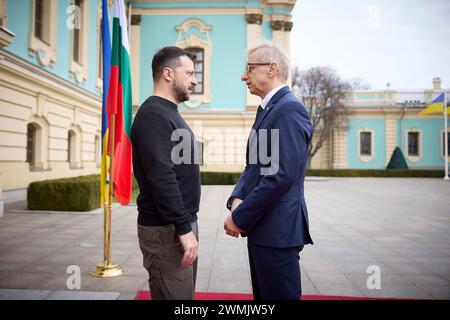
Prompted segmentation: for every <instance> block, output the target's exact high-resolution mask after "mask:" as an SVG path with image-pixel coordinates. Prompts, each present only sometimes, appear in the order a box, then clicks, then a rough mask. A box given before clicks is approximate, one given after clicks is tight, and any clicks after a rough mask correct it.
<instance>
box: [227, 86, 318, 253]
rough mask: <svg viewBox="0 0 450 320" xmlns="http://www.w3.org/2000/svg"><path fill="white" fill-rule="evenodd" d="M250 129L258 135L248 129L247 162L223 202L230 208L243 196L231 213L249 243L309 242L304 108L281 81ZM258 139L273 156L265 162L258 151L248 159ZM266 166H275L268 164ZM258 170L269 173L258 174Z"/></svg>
mask: <svg viewBox="0 0 450 320" xmlns="http://www.w3.org/2000/svg"><path fill="white" fill-rule="evenodd" d="M252 129H253V130H255V131H253V137H254V138H256V139H253V138H252V133H251V134H250V138H249V141H248V142H247V163H246V167H245V169H244V172H243V173H242V175H241V177H240V178H239V180H238V182H237V183H236V186H235V187H234V190H233V192H232V194H231V196H230V198H229V199H228V202H227V207H228V208H229V209H230V208H231V200H232V199H233V198H234V197H237V198H240V199H242V200H243V202H242V203H241V204H240V205H239V206H238V207H237V208H236V209H235V210H234V211H233V213H232V219H233V221H234V223H235V224H236V225H237V226H238V227H239V228H240V229H242V230H244V231H245V232H246V235H247V236H248V241H249V242H250V243H253V244H257V245H262V246H268V247H275V248H287V247H294V246H302V245H305V244H309V243H311V244H312V243H313V242H312V239H311V236H310V233H309V227H308V210H307V208H306V202H305V197H304V180H305V172H306V165H307V162H308V161H307V160H308V146H309V143H310V141H311V137H312V132H311V130H312V129H311V120H310V118H309V115H308V112H307V110H306V108H305V107H304V105H303V104H302V103H301V102H300V100H299V99H298V98H296V97H295V96H294V95H293V94H292V92H291V91H290V89H289V87H287V86H285V87H283V88H281V89H280V90H278V92H277V93H276V94H275V95H274V96H273V97H272V99H271V100H270V101H269V103H268V105H267V106H266V109H265V110H264V111H263V114H261V115H259V116H258V117H257V119H256V121H255V123H254V125H253V128H252ZM263 129H266V130H263ZM272 129H278V134H279V139H278V143H277V139H276V137H275V136H273V135H272V134H271V132H272V133H275V132H276V130H272ZM266 137H267V139H266ZM261 140H263V141H262V142H263V144H264V142H265V141H264V140H267V150H269V151H268V152H267V153H268V154H270V156H271V157H272V159H271V161H270V163H268V164H267V159H264V157H262V158H261V157H260V156H258V159H257V161H252V154H253V160H254V159H255V157H254V154H255V153H254V151H255V150H256V149H257V148H256V141H258V146H260V143H261ZM258 149H260V148H259V147H258ZM270 150H272V151H274V152H270ZM276 150H278V152H279V156H278V157H276ZM252 152H253V153H252ZM263 155H264V152H263ZM277 158H278V159H277ZM268 167H272V168H274V169H276V170H268ZM262 170H267V171H269V173H267V172H266V173H265V174H262V173H263V171H262ZM270 171H272V172H270Z"/></svg>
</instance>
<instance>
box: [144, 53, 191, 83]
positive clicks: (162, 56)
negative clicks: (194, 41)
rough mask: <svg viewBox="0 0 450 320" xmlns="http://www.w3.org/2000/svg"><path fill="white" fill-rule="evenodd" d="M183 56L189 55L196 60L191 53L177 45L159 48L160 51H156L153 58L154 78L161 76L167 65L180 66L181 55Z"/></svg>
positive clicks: (171, 66)
mask: <svg viewBox="0 0 450 320" xmlns="http://www.w3.org/2000/svg"><path fill="white" fill-rule="evenodd" d="M182 56H187V57H188V58H190V59H191V60H192V61H194V58H195V57H194V56H193V55H192V54H191V53H189V52H187V51H185V50H183V49H181V48H178V47H175V46H171V47H164V48H161V49H159V50H158V52H156V53H155V55H154V56H153V60H152V73H153V80H157V79H159V78H160V77H161V75H162V72H163V70H164V68H165V67H169V68H176V67H180V66H181V60H180V57H182Z"/></svg>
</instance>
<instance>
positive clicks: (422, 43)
mask: <svg viewBox="0 0 450 320" xmlns="http://www.w3.org/2000/svg"><path fill="white" fill-rule="evenodd" d="M292 20H293V22H294V26H293V28H292V32H291V53H292V60H293V61H292V62H293V64H294V65H297V66H299V67H300V68H301V69H306V68H309V67H311V66H317V65H328V66H331V67H333V68H334V69H335V70H336V71H337V72H338V74H339V75H340V76H341V77H342V78H344V79H349V78H353V77H360V78H362V79H364V80H365V81H367V82H369V83H370V84H371V89H384V88H386V83H387V82H389V83H390V84H391V89H394V90H397V89H430V88H431V87H432V83H431V82H432V78H433V77H440V78H441V80H442V85H443V87H445V88H450V0H297V3H296V5H295V7H294V9H293V11H292Z"/></svg>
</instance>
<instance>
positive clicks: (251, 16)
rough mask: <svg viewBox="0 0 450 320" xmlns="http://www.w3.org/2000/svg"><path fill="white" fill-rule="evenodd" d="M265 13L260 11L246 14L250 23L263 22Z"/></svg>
mask: <svg viewBox="0 0 450 320" xmlns="http://www.w3.org/2000/svg"><path fill="white" fill-rule="evenodd" d="M262 18H263V15H262V14H260V13H247V14H246V15H245V20H246V21H247V23H248V24H261V23H262Z"/></svg>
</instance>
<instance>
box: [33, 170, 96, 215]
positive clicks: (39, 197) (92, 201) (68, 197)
mask: <svg viewBox="0 0 450 320" xmlns="http://www.w3.org/2000/svg"><path fill="white" fill-rule="evenodd" d="M27 200H28V209H30V210H52V211H90V210H93V209H96V208H98V207H99V206H100V176H99V175H98V174H97V175H89V176H81V177H76V178H64V179H54V180H45V181H36V182H32V183H30V185H29V187H28V193H27Z"/></svg>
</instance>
